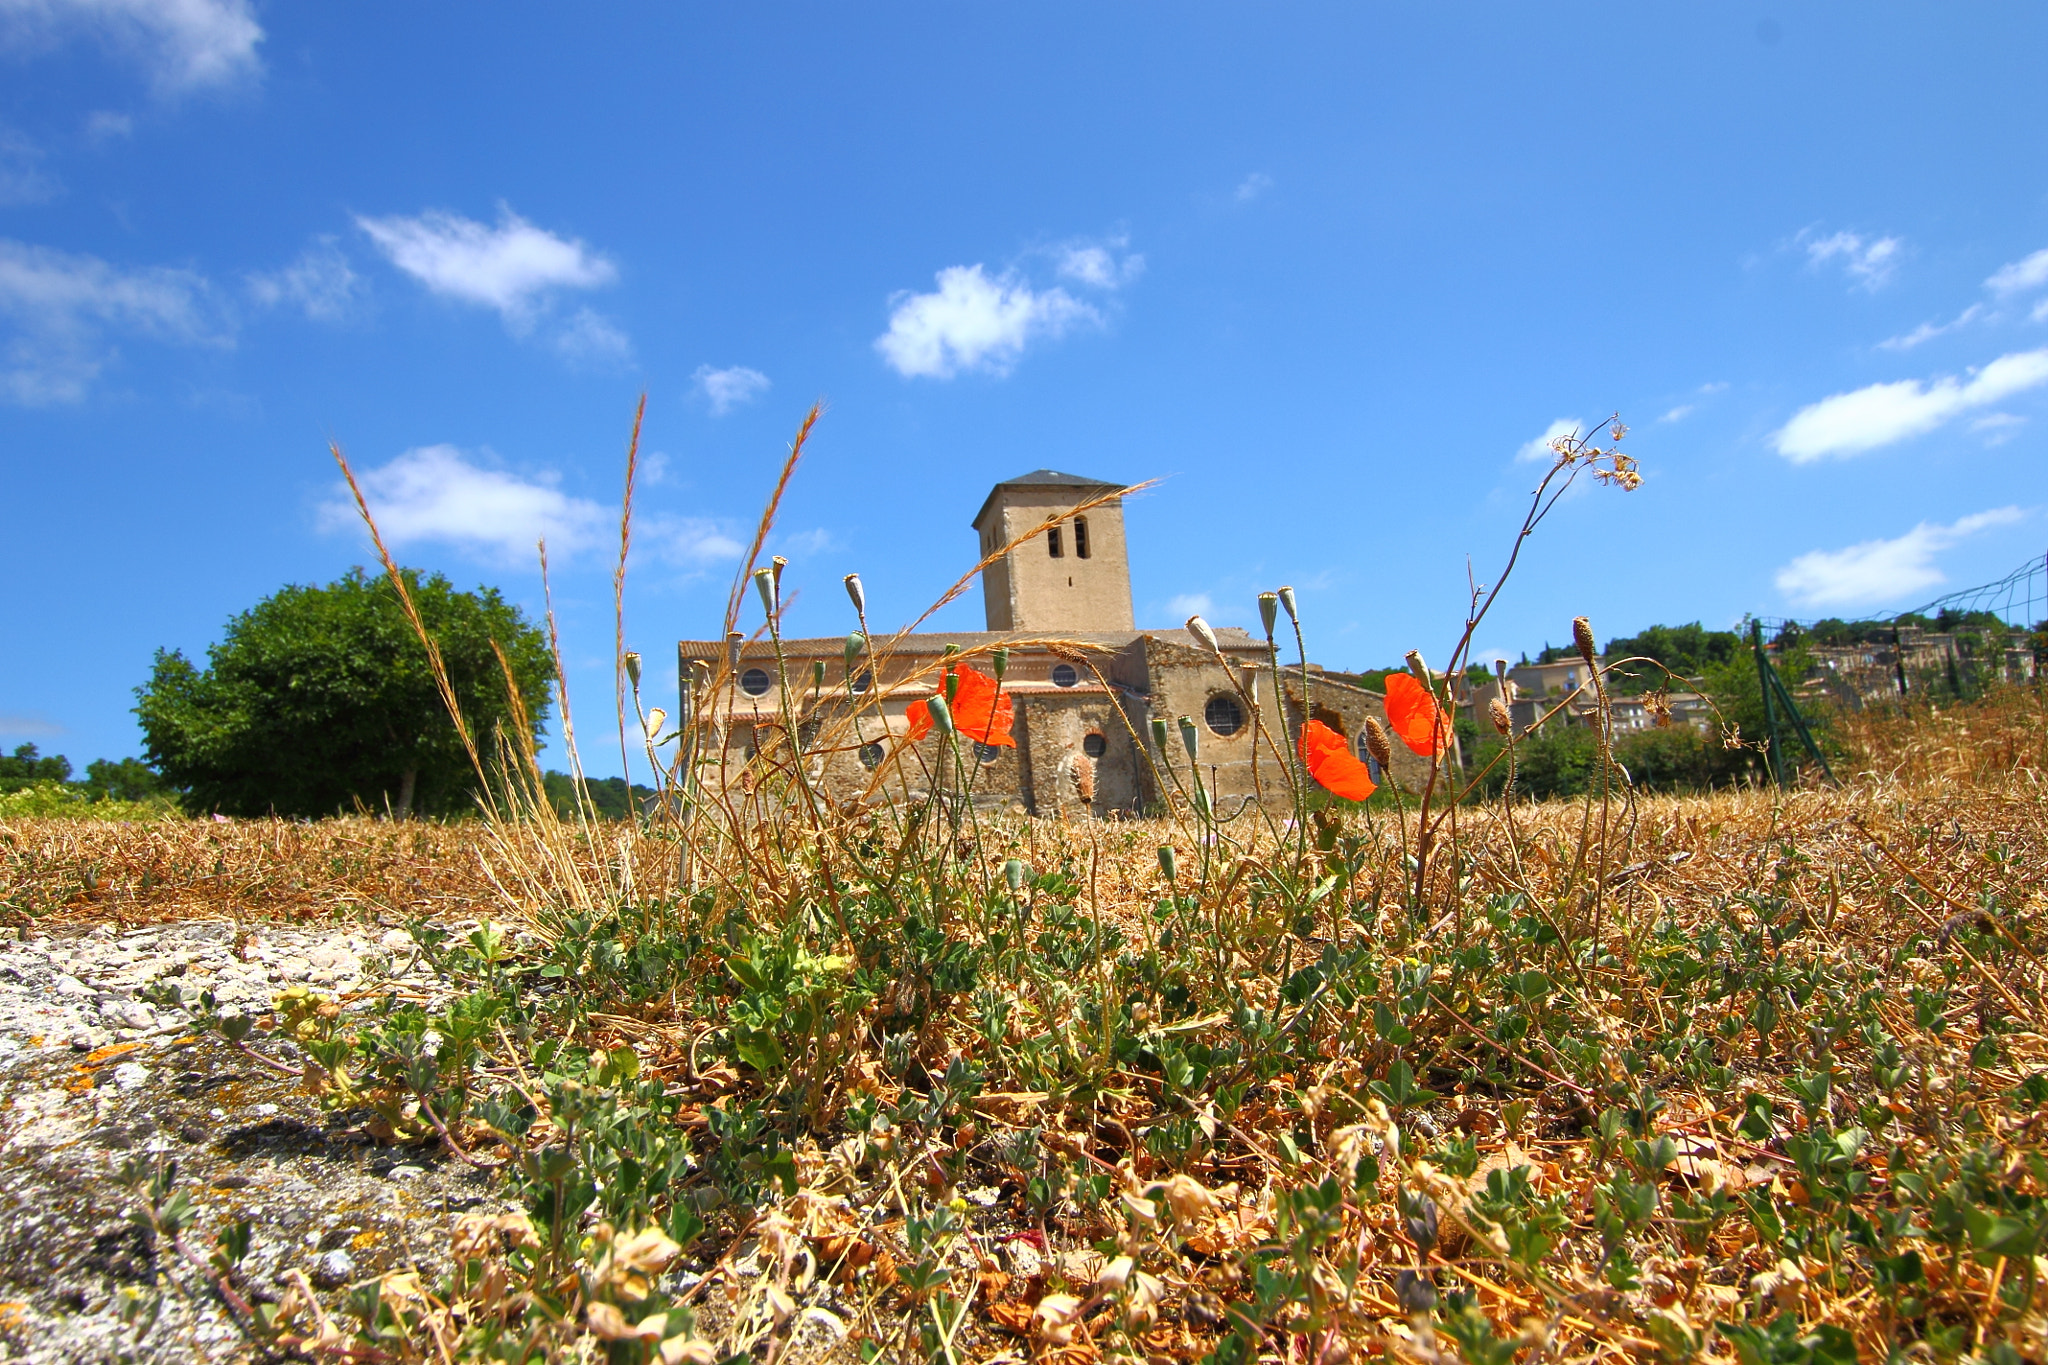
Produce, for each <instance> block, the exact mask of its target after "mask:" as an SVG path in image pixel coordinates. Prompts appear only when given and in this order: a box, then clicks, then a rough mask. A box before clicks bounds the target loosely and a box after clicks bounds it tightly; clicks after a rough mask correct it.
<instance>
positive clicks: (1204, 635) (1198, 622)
mask: <svg viewBox="0 0 2048 1365" xmlns="http://www.w3.org/2000/svg"><path fill="white" fill-rule="evenodd" d="M1188 634H1190V635H1192V636H1194V637H1195V638H1196V639H1197V640H1200V641H1201V642H1202V643H1203V645H1205V646H1207V648H1208V649H1209V650H1210V652H1211V653H1215V654H1221V653H1222V652H1223V646H1222V645H1221V644H1220V643H1218V641H1217V639H1216V632H1215V631H1213V630H1211V629H1209V623H1208V622H1207V621H1204V620H1203V619H1202V618H1201V617H1199V616H1190V617H1189V618H1188Z"/></svg>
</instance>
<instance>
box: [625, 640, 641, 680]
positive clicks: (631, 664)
mask: <svg viewBox="0 0 2048 1365" xmlns="http://www.w3.org/2000/svg"><path fill="white" fill-rule="evenodd" d="M626 676H627V677H629V678H631V679H632V680H633V686H635V687H638V686H639V685H640V656H639V655H638V654H636V653H634V652H633V651H632V650H630V649H629V650H627V651H626Z"/></svg>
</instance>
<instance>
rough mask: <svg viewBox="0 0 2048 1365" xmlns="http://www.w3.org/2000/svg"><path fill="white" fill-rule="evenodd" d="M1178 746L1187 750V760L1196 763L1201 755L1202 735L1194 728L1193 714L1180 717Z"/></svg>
mask: <svg viewBox="0 0 2048 1365" xmlns="http://www.w3.org/2000/svg"><path fill="white" fill-rule="evenodd" d="M1180 747H1181V748H1183V749H1186V750H1187V751H1188V762H1190V763H1197V762H1200V761H1201V757H1202V736H1201V733H1200V732H1199V731H1197V730H1196V729H1195V718H1194V717H1193V716H1182V717H1181V718H1180Z"/></svg>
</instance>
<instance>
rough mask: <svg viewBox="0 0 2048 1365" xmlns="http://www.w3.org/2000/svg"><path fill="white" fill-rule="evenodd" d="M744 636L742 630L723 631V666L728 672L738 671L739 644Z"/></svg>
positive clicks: (743, 640)
mask: <svg viewBox="0 0 2048 1365" xmlns="http://www.w3.org/2000/svg"><path fill="white" fill-rule="evenodd" d="M746 638H747V636H746V633H745V632H744V631H738V630H729V631H727V632H726V633H725V666H726V669H727V671H728V672H731V673H738V672H739V671H740V646H741V645H742V644H744V643H745V642H746Z"/></svg>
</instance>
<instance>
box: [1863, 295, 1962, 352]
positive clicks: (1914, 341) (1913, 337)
mask: <svg viewBox="0 0 2048 1365" xmlns="http://www.w3.org/2000/svg"><path fill="white" fill-rule="evenodd" d="M1983 311H1984V305H1983V304H1981V303H1973V304H1971V305H1970V306H1969V307H1968V308H1965V309H1964V310H1963V311H1962V312H1960V313H1958V314H1956V316H1955V319H1954V321H1952V322H1943V323H1933V322H1923V323H1921V324H1920V325H1919V326H1918V327H1915V328H1914V329H1913V330H1912V331H1910V332H1905V333H1902V334H1900V335H1899V336H1895V337H1886V338H1885V339H1884V340H1883V341H1880V342H1878V343H1877V345H1878V349H1880V350H1885V351H1910V350H1912V349H1913V348H1914V347H1915V346H1918V345H1919V344H1920V343H1921V342H1923V341H1932V340H1934V338H1936V337H1938V336H1941V335H1942V334H1943V333H1945V332H1953V331H1954V330H1955V329H1956V328H1958V327H1963V326H1967V325H1968V324H1969V323H1971V322H1972V321H1974V320H1975V319H1976V318H1977V316H1978V315H1979V314H1981V313H1982V312H1983Z"/></svg>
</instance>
